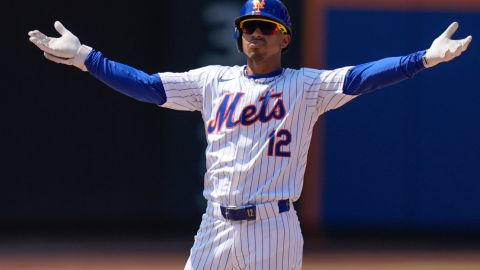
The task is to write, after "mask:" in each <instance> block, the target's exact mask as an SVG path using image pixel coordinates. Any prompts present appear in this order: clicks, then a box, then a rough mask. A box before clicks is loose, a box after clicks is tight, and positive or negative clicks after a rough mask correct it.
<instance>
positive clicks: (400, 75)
mask: <svg viewBox="0 0 480 270" xmlns="http://www.w3.org/2000/svg"><path fill="white" fill-rule="evenodd" d="M457 29H458V23H457V22H454V23H452V24H450V26H449V27H448V28H447V29H446V30H445V32H443V33H442V34H441V35H440V36H439V37H438V38H436V39H435V40H434V41H433V43H432V45H431V46H430V48H429V49H428V50H426V51H420V52H416V53H413V54H410V55H407V56H402V57H390V58H385V59H381V60H378V61H374V62H370V63H366V64H362V65H357V66H355V67H353V68H352V69H350V70H349V72H348V74H347V76H346V78H345V84H344V89H343V92H344V93H345V94H347V95H360V94H365V93H368V92H372V91H374V90H377V89H380V88H383V87H386V86H389V85H392V84H395V83H398V82H400V81H403V80H405V79H408V78H411V77H413V76H414V75H415V74H417V73H418V72H420V71H422V70H424V69H425V68H430V67H433V66H435V65H437V64H439V63H442V62H448V61H450V60H452V59H454V58H455V57H458V56H460V54H462V52H464V51H465V50H466V49H467V48H468V45H469V44H470V42H471V41H472V36H468V37H466V38H464V39H461V40H452V39H451V37H452V36H453V34H454V33H455V31H457Z"/></svg>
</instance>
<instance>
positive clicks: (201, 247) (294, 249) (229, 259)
mask: <svg viewBox="0 0 480 270" xmlns="http://www.w3.org/2000/svg"><path fill="white" fill-rule="evenodd" d="M277 211H278V210H277ZM259 214H260V215H261V216H262V217H264V218H262V219H258V220H255V221H227V220H225V219H224V218H223V217H221V214H220V212H219V208H218V207H216V206H214V205H213V204H209V205H208V207H207V211H206V213H205V214H204V215H203V217H202V223H201V224H200V228H199V230H198V232H197V235H196V236H195V242H194V244H193V247H192V249H191V250H190V257H189V259H188V261H187V263H186V265H185V269H186V270H191V269H195V270H198V269H209V270H216V269H259V270H260V269H272V270H283V269H290V270H291V269H301V266H302V250H303V237H302V233H301V230H300V224H299V222H298V217H297V213H296V211H295V210H294V209H293V208H291V209H290V211H288V212H284V213H281V214H278V213H275V209H274V207H273V204H266V205H265V207H261V208H260V209H259Z"/></svg>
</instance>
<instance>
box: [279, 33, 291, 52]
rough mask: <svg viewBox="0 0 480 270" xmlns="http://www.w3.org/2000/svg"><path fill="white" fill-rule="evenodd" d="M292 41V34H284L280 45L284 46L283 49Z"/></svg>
mask: <svg viewBox="0 0 480 270" xmlns="http://www.w3.org/2000/svg"><path fill="white" fill-rule="evenodd" d="M290 41H292V37H291V36H290V35H287V34H284V35H282V41H281V43H280V45H281V46H282V49H285V48H286V47H287V46H288V44H290Z"/></svg>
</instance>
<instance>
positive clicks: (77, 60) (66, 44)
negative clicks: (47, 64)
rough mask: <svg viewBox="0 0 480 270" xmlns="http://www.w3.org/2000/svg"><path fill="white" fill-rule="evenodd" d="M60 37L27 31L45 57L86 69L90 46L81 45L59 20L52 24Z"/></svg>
mask: <svg viewBox="0 0 480 270" xmlns="http://www.w3.org/2000/svg"><path fill="white" fill-rule="evenodd" d="M54 27H55V29H56V30H57V32H58V33H60V35H61V36H60V37H58V38H54V37H48V36H46V35H44V34H43V33H42V32H40V31H38V30H34V31H30V32H28V35H29V36H30V41H31V42H32V43H33V44H35V45H36V46H37V47H38V48H39V49H40V50H42V51H43V52H44V55H45V57H46V58H47V59H48V60H51V61H53V62H55V63H60V64H65V65H73V66H76V67H78V68H79V69H81V70H83V71H87V67H86V66H85V59H86V58H87V56H88V54H89V53H90V52H91V51H92V48H90V47H88V46H85V45H82V44H81V43H80V40H79V39H78V38H77V37H76V36H75V35H74V34H72V32H70V31H68V30H67V28H65V27H64V26H63V24H62V23H61V22H59V21H56V22H55V24H54Z"/></svg>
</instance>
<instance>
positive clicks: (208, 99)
mask: <svg viewBox="0 0 480 270" xmlns="http://www.w3.org/2000/svg"><path fill="white" fill-rule="evenodd" d="M54 26H55V29H56V30H57V31H58V32H59V33H60V35H61V36H60V37H58V38H54V37H47V36H45V35H44V34H42V33H41V32H39V31H37V30H35V31H31V32H29V36H30V41H31V42H33V43H34V44H35V45H36V46H38V48H40V49H41V50H42V51H43V52H44V55H45V57H46V58H47V59H49V60H51V61H54V62H56V63H62V64H67V65H73V66H76V67H78V68H79V69H81V70H83V71H86V72H89V73H90V74H91V75H92V76H94V77H95V78H97V79H99V80H101V81H102V82H104V83H105V84H107V85H108V86H110V87H111V88H113V89H115V90H117V91H120V92H121V93H124V94H126V95H128V96H130V97H133V98H135V99H137V100H140V101H144V102H149V103H153V104H156V105H159V106H161V107H165V108H170V109H175V110H185V111H199V112H200V113H201V114H202V117H203V121H204V124H205V133H206V135H207V141H208V146H207V149H206V160H207V171H206V173H205V179H204V182H205V184H204V185H205V188H204V192H203V194H204V196H205V198H206V199H207V201H208V204H207V209H206V213H205V214H204V215H203V216H202V222H201V225H200V228H199V230H198V232H197V234H196V236H195V241H194V244H193V247H192V249H191V251H190V257H189V259H188V261H187V263H186V266H185V269H300V268H301V265H302V249H303V237H302V233H301V231H300V225H299V221H298V217H297V213H296V212H295V210H294V209H293V207H292V202H294V201H296V200H297V199H298V198H299V196H300V193H301V191H302V185H303V175H304V172H305V165H306V163H307V152H308V148H309V144H310V139H311V136H312V129H313V126H314V124H315V122H316V120H317V119H318V117H319V116H320V115H321V114H323V113H325V112H327V111H329V110H332V109H335V108H338V107H340V106H342V105H344V104H345V103H347V102H349V101H350V100H352V99H353V98H355V97H357V96H359V95H362V94H365V93H367V92H370V91H373V90H376V89H379V88H382V87H385V86H388V85H391V84H394V83H397V82H400V81H402V80H405V79H408V78H411V77H413V76H414V75H415V74H417V73H419V72H420V71H422V70H424V69H426V68H430V67H433V66H435V65H437V64H439V63H441V62H446V61H450V60H452V59H453V58H455V57H457V56H459V55H460V54H461V53H462V52H463V51H465V50H466V49H467V47H468V45H469V43H470V42H471V40H472V37H471V36H468V37H467V38H465V39H462V40H452V39H451V37H452V35H453V34H454V33H455V31H456V30H457V27H458V23H456V22H455V23H452V24H451V25H450V26H449V27H448V28H447V29H446V31H445V32H444V33H443V34H441V35H440V36H439V37H438V38H437V39H435V40H434V41H433V43H432V45H431V47H430V48H429V49H428V50H422V51H419V52H415V53H412V54H409V55H406V56H401V57H391V58H385V59H381V60H378V61H374V62H370V63H366V64H362V65H357V66H353V67H343V68H339V69H335V70H318V69H311V68H301V69H290V68H283V67H282V65H281V56H282V53H283V52H285V51H287V49H288V46H289V44H290V42H291V39H292V24H291V22H290V16H289V14H288V11H287V8H286V7H285V6H284V4H283V3H282V2H280V1H279V0H262V1H259V0H248V1H246V3H245V4H244V6H243V8H242V10H241V13H240V16H239V17H237V18H236V19H235V39H236V42H237V45H238V50H239V51H240V52H242V53H244V54H245V55H246V62H247V63H246V65H243V66H233V67H226V66H207V67H202V68H199V69H194V70H190V71H187V72H184V73H170V72H162V73H156V74H152V75H149V74H146V73H144V72H142V71H140V70H137V69H135V68H132V67H130V66H127V65H124V64H120V63H118V62H114V61H112V60H109V59H107V58H106V57H105V56H103V54H102V53H101V52H99V51H97V50H94V49H92V48H91V47H89V46H86V45H82V44H81V43H80V41H79V39H78V38H77V37H76V36H75V35H73V34H72V33H71V32H70V31H68V30H67V29H66V28H65V27H64V26H63V25H62V24H61V23H60V22H55V24H54Z"/></svg>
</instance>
